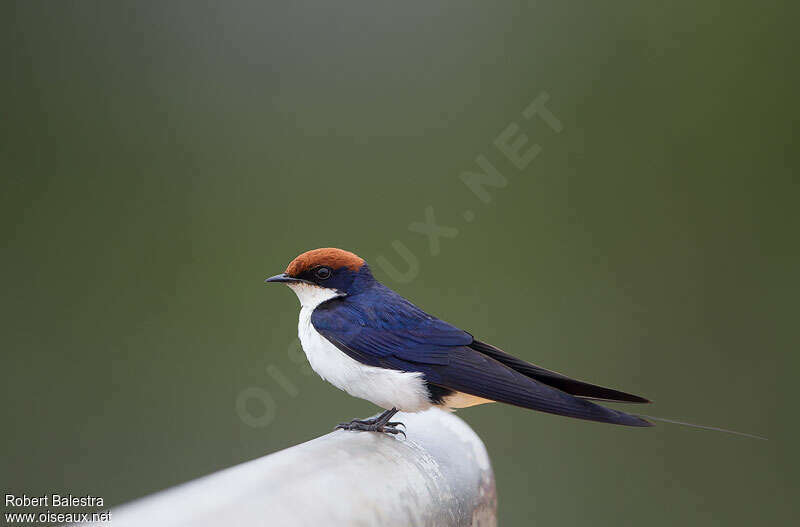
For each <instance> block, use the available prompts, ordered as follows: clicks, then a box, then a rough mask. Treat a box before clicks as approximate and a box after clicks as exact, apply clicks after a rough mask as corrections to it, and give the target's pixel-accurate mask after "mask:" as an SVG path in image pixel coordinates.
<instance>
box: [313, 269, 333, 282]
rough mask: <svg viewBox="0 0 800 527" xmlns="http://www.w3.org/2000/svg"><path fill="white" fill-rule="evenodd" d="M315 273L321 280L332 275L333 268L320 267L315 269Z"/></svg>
mask: <svg viewBox="0 0 800 527" xmlns="http://www.w3.org/2000/svg"><path fill="white" fill-rule="evenodd" d="M314 274H315V275H317V278H319V279H320V280H326V279H327V278H329V277H330V276H331V270H330V269H328V268H327V267H320V268H319V269H317V270H316V271H314Z"/></svg>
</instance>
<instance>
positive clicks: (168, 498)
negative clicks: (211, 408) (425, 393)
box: [94, 409, 497, 527]
mask: <svg viewBox="0 0 800 527" xmlns="http://www.w3.org/2000/svg"><path fill="white" fill-rule="evenodd" d="M396 419H397V420H399V421H402V422H404V423H405V424H406V425H407V428H408V432H407V433H408V438H407V439H403V438H402V436H401V437H399V438H397V437H394V436H388V435H384V434H377V433H371V432H346V431H342V430H339V431H336V432H332V433H330V434H327V435H325V436H322V437H319V438H317V439H314V440H312V441H309V442H307V443H302V444H300V445H297V446H294V447H291V448H288V449H286V450H282V451H280V452H276V453H274V454H271V455H268V456H264V457H262V458H258V459H254V460H252V461H248V462H245V463H242V464H241V465H237V466H234V467H231V468H228V469H225V470H221V471H219V472H216V473H214V474H210V475H208V476H205V477H202V478H199V479H196V480H194V481H190V482H188V483H184V484H182V485H179V486H177V487H173V488H171V489H167V490H164V491H162V492H159V493H156V494H153V495H150V496H147V497H144V498H141V499H139V500H136V501H133V502H131V503H128V504H125V505H122V506H120V507H117V508H114V509H112V516H111V523H110V525H112V526H114V527H126V526H129V525H131V526H133V525H136V526H143V525H147V526H183V525H186V526H188V525H191V526H211V525H214V526H216V525H249V526H261V525H263V526H278V525H280V526H306V525H315V526H316V525H326V524H331V525H388V526H394V525H397V526H416V525H420V526H422V525H443V526H453V525H474V526H494V525H496V516H495V512H496V507H497V498H496V493H495V483H494V474H493V472H492V467H491V464H490V462H489V456H488V455H487V453H486V449H485V447H484V446H483V443H482V442H481V440H480V438H479V437H478V436H477V434H475V432H474V431H473V430H472V429H471V428H470V427H469V426H468V425H467V424H466V423H465V422H464V421H462V420H461V419H459V418H458V417H456V416H455V415H453V414H450V413H447V412H443V411H441V410H437V409H431V410H428V411H426V412H421V413H417V414H403V413H399V414H397V416H396ZM94 525H98V526H101V525H102V526H104V527H107V526H108V525H109V523H97V524H94Z"/></svg>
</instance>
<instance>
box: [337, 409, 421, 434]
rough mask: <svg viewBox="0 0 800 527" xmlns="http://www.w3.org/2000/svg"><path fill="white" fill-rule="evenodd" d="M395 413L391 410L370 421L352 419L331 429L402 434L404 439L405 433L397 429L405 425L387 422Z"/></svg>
mask: <svg viewBox="0 0 800 527" xmlns="http://www.w3.org/2000/svg"><path fill="white" fill-rule="evenodd" d="M396 412H397V410H396V409H394V408H392V409H391V410H387V411H385V412H383V413H382V414H381V415H379V416H377V417H373V418H371V419H353V420H352V421H350V422H349V423H339V424H338V425H336V426H335V427H334V428H333V429H334V430H339V429H341V430H354V431H359V432H382V433H384V434H392V435H397V434H403V437H406V433H405V432H404V431H403V430H400V429H399V428H397V427H398V426H402V427H403V428H405V427H406V425H404V424H403V423H401V422H400V421H389V419H390V418H391V417H392V416H393V415H394V414H395V413H396Z"/></svg>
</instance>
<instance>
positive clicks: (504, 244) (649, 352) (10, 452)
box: [0, 1, 800, 526]
mask: <svg viewBox="0 0 800 527" xmlns="http://www.w3.org/2000/svg"><path fill="white" fill-rule="evenodd" d="M0 6H1V7H0V10H1V12H0V20H2V21H1V22H0V25H1V28H2V31H1V32H0V39H2V52H1V53H2V59H3V60H2V64H3V75H2V93H0V95H2V101H3V110H2V114H3V115H2V127H1V128H2V146H1V148H2V158H0V172H1V173H2V195H1V196H0V206H1V210H0V214H2V241H3V243H2V261H1V262H0V266H2V267H1V268H0V271H1V272H0V276H2V281H3V295H2V299H3V300H2V313H1V315H2V344H1V345H2V365H1V367H0V371H1V372H2V374H1V375H2V377H0V381H2V382H1V383H0V384H2V390H3V393H4V396H3V397H4V398H3V409H2V414H1V417H2V423H3V433H2V439H0V447H1V450H2V453H3V455H2V462H1V464H0V487H2V489H4V491H5V492H16V493H22V492H26V493H28V494H40V493H45V492H58V491H63V492H72V493H73V494H87V493H90V494H93V495H101V496H103V497H105V499H106V502H107V503H110V504H118V503H121V502H124V501H127V500H130V499H132V498H135V497H138V496H141V495H143V494H146V493H150V492H153V491H156V490H159V489H162V488H165V487H168V486H171V485H174V484H177V483H180V482H183V481H186V480H188V479H191V478H195V477H197V476H200V475H203V474H206V473H209V472H211V471H214V470H217V469H220V468H223V467H227V466H230V465H232V464H234V463H239V462H241V461H244V460H247V459H251V458H254V457H257V456H261V455H263V454H265V453H268V452H273V451H276V450H278V449H281V448H285V447H288V446H290V445H292V444H295V443H298V442H300V441H304V440H307V439H309V438H312V437H315V436H317V435H320V434H322V433H325V432H327V431H329V430H330V428H331V426H332V425H333V424H335V423H337V422H339V421H342V420H344V419H346V418H351V417H355V416H364V415H368V414H371V413H373V412H374V411H376V410H377V409H376V408H375V407H373V406H372V405H370V404H369V403H367V402H365V401H361V400H356V399H353V398H351V397H349V396H348V395H346V394H345V393H343V392H340V391H338V390H336V389H335V388H334V387H332V386H330V385H328V384H326V383H324V382H323V381H321V380H320V379H318V378H317V377H316V376H315V375H309V372H308V370H307V366H305V363H304V361H302V360H298V355H297V348H296V347H295V343H296V341H295V338H296V323H297V313H298V309H299V308H298V304H297V300H296V298H295V297H294V295H293V294H292V293H291V292H290V291H289V290H288V289H286V288H281V287H276V286H270V287H266V286H264V285H263V284H262V281H263V279H264V278H265V277H266V276H269V275H272V274H274V273H278V272H281V271H282V270H283V268H284V267H285V266H286V264H287V263H288V262H289V261H290V260H291V259H292V258H293V257H294V256H295V255H297V254H298V253H300V252H302V251H305V250H308V249H312V248H316V247H320V246H338V247H343V248H346V249H350V250H352V251H354V252H356V253H358V254H360V255H361V256H363V257H364V258H366V259H367V261H368V262H371V263H372V267H373V270H374V271H375V273H376V275H378V277H379V278H381V279H383V280H385V281H386V283H387V284H388V285H389V286H391V287H393V288H395V289H396V290H397V291H399V292H400V293H401V294H403V295H404V296H407V297H408V298H410V299H413V300H414V301H415V302H416V303H417V304H418V305H420V306H421V307H423V308H424V309H426V310H428V311H430V312H431V313H433V314H436V315H438V316H440V317H442V318H445V319H446V320H448V321H450V322H452V323H455V324H457V325H459V326H461V327H463V328H465V329H467V330H468V331H470V332H471V333H473V334H474V335H476V336H478V337H480V338H483V339H486V340H489V341H490V342H492V343H494V344H496V345H498V346H501V347H503V348H504V349H506V350H508V351H510V352H512V353H515V354H517V355H519V356H521V357H524V358H526V359H529V360H531V361H534V362H537V363H539V364H542V365H544V366H546V367H550V368H553V369H555V370H558V371H563V372H566V373H569V374H571V375H574V376H577V377H579V378H584V379H587V380H590V381H593V382H597V383H600V384H606V385H611V386H614V387H617V388H620V389H623V390H626V391H630V392H634V393H641V394H642V395H645V396H647V397H650V398H652V399H653V400H655V401H656V404H655V405H653V406H650V407H648V408H646V409H645V413H650V414H653V415H660V416H665V417H672V418H681V419H685V420H689V421H694V422H699V423H704V424H712V425H717V426H723V427H728V428H733V429H737V430H743V431H748V432H754V433H758V434H762V435H766V436H768V437H770V439H771V440H770V441H768V442H763V441H755V440H749V439H745V438H741V437H736V436H730V435H724V434H719V433H714V432H706V431H700V430H693V429H686V428H682V427H678V426H674V425H666V424H662V425H659V426H657V427H655V428H653V429H648V430H640V429H624V428H617V427H613V426H604V425H599V424H595V423H585V422H581V421H576V420H570V419H565V418H558V417H554V416H549V415H544V414H539V413H533V412H529V411H525V410H521V409H517V408H513V407H508V406H500V405H494V406H491V407H477V408H471V409H467V410H462V411H461V412H459V415H460V416H461V417H463V418H464V419H465V420H467V421H468V422H469V423H470V424H471V425H472V426H473V427H474V428H475V429H476V430H477V431H478V433H479V434H480V435H481V436H482V437H483V439H484V440H485V442H486V445H487V447H488V449H489V453H490V455H491V457H492V459H493V462H494V468H495V471H496V474H497V482H498V483H497V484H498V494H499V507H500V512H499V513H500V522H501V525H531V524H541V525H587V524H588V525H621V524H622V525H633V524H639V523H646V524H647V525H652V526H656V525H754V524H761V525H763V524H774V525H779V524H787V523H789V522H790V521H791V520H790V518H791V517H793V516H792V514H793V513H796V512H797V511H796V510H795V503H794V502H796V501H797V496H798V490H800V489H799V488H798V487H799V485H798V479H797V470H796V469H797V461H798V456H797V455H796V454H795V452H794V449H793V447H794V446H795V445H796V443H797V432H798V427H797V424H796V420H797V402H798V399H797V389H796V382H797V381H796V377H797V374H798V361H797V359H796V352H797V344H798V339H797V320H796V315H797V307H796V303H797V300H796V297H797V292H798V287H797V286H798V281H797V278H796V272H797V268H798V263H800V261H799V260H800V258H798V256H799V254H798V249H797V227H798V224H799V223H800V222H798V212H797V208H798V199H797V197H798V196H797V190H798V178H797V175H796V169H797V167H798V163H797V156H796V154H797V148H796V146H795V145H794V144H793V143H794V141H793V139H794V138H793V134H794V132H795V129H796V123H797V114H796V112H795V110H796V104H795V103H796V95H797V92H798V82H797V64H796V59H797V56H796V52H797V50H796V40H794V39H796V36H795V37H793V36H792V34H793V33H794V28H793V27H792V26H793V25H794V21H795V20H796V19H797V18H796V17H797V12H796V11H795V12H793V13H790V12H788V11H787V10H788V8H789V3H786V5H784V6H782V5H780V2H776V3H774V4H770V5H768V4H761V3H756V2H724V3H723V2H688V1H680V2H672V3H669V4H666V5H665V4H663V3H659V2H633V1H628V2H615V3H613V4H612V5H604V4H592V3H583V2H539V3H536V4H535V5H531V6H528V5H527V4H524V3H519V4H518V3H502V4H501V5H495V4H491V3H488V2H469V3H468V2H451V3H439V2H419V3H407V2H406V3H401V4H394V5H391V4H381V5H379V4H375V3H353V2H336V3H327V2H316V3H302V4H301V3H295V4H292V5H288V6H287V5H280V4H275V5H269V4H267V3H263V2H238V3H235V4H225V5H218V6H213V5H205V4H201V3H199V2H88V1H83V2H32V1H25V2H9V1H4V2H2V4H0ZM542 92H547V93H548V94H549V95H550V101H549V102H548V107H549V108H550V110H551V111H552V112H553V113H554V114H555V115H556V116H557V117H558V118H559V119H560V120H561V122H562V123H563V127H564V128H563V131H562V132H561V133H555V132H553V131H552V130H551V129H550V128H549V127H547V125H545V124H544V122H543V121H541V120H539V119H537V118H534V119H532V120H530V121H526V120H524V119H522V118H521V116H520V112H521V111H522V109H523V108H525V106H526V105H527V104H528V103H529V102H530V101H531V100H533V99H534V98H535V97H536V96H537V95H538V94H540V93H542ZM512 122H516V123H517V124H518V125H519V126H520V127H521V130H522V131H523V132H525V133H526V134H527V135H528V137H529V141H531V142H532V143H533V142H535V143H538V144H539V145H540V146H541V148H542V151H541V154H540V155H539V156H538V157H537V158H536V159H535V160H534V161H533V162H532V163H531V164H530V165H529V166H528V167H527V168H526V169H525V170H517V169H516V168H514V167H513V165H511V164H510V163H509V162H508V160H506V159H505V158H504V157H503V156H502V155H501V154H500V153H499V152H498V150H497V149H496V148H494V147H493V146H492V141H493V140H494V138H495V137H496V136H497V135H498V133H499V132H500V131H502V130H503V129H504V128H505V127H506V126H507V125H508V124H509V123H512ZM480 154H483V155H485V156H486V157H487V159H489V160H490V161H491V162H492V163H493V164H494V165H495V166H496V167H497V168H498V170H500V171H501V172H502V173H503V174H504V175H505V176H506V177H507V178H508V185H507V186H506V187H505V188H489V192H490V195H491V201H490V202H489V203H488V204H487V203H483V202H481V201H480V200H478V199H477V198H476V196H475V195H473V194H472V193H471V192H470V191H469V189H467V187H466V186H465V185H464V184H463V183H462V182H461V181H460V179H459V174H461V173H462V172H464V171H465V170H471V169H474V167H475V161H474V160H475V158H476V156H478V155H480ZM426 207H432V208H433V210H434V211H435V215H436V221H437V223H438V224H440V225H445V226H450V227H455V228H457V229H459V233H458V235H457V236H455V237H453V238H443V239H441V252H440V253H439V254H438V255H435V256H434V255H431V253H430V249H429V246H428V239H427V238H426V237H425V236H423V235H420V234H418V233H415V232H412V231H410V230H409V228H408V226H409V224H410V223H413V222H421V221H423V219H424V215H425V208H426ZM468 210H469V211H472V212H473V213H474V219H473V221H471V222H467V221H465V219H464V217H463V214H464V212H465V211H468ZM394 240H399V241H400V242H401V243H402V244H404V245H405V246H406V247H408V249H409V250H410V251H411V252H412V253H414V255H415V256H416V257H417V258H418V261H419V273H418V275H417V276H416V277H415V279H413V280H411V281H410V282H409V283H398V282H396V281H393V280H392V279H391V278H390V277H389V276H388V275H387V273H386V272H385V270H383V269H382V268H381V266H379V265H376V259H379V257H380V256H384V257H386V258H387V259H388V260H389V261H391V262H392V263H394V264H395V265H396V266H398V267H399V268H402V267H403V264H402V259H401V258H400V256H398V254H397V253H396V252H395V250H394V249H393V248H392V242H393V241H394ZM242 394H244V395H242ZM252 394H257V395H258V397H256V398H252V397H250V398H249V399H248V397H247V396H248V395H252ZM259 398H260V399H259ZM237 400H238V401H239V402H240V403H241V406H240V407H239V408H238V410H237ZM265 404H266V406H265ZM638 409H639V408H634V410H638ZM242 416H245V417H244V418H243V417H242ZM247 416H250V417H249V418H247ZM248 423H250V424H248ZM258 423H261V424H265V425H266V426H261V427H258V426H256V427H254V426H251V425H252V424H258Z"/></svg>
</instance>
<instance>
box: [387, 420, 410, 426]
mask: <svg viewBox="0 0 800 527" xmlns="http://www.w3.org/2000/svg"><path fill="white" fill-rule="evenodd" d="M386 426H402V427H403V428H406V425H405V423H401V422H400V421H392V422H391V423H386Z"/></svg>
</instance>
